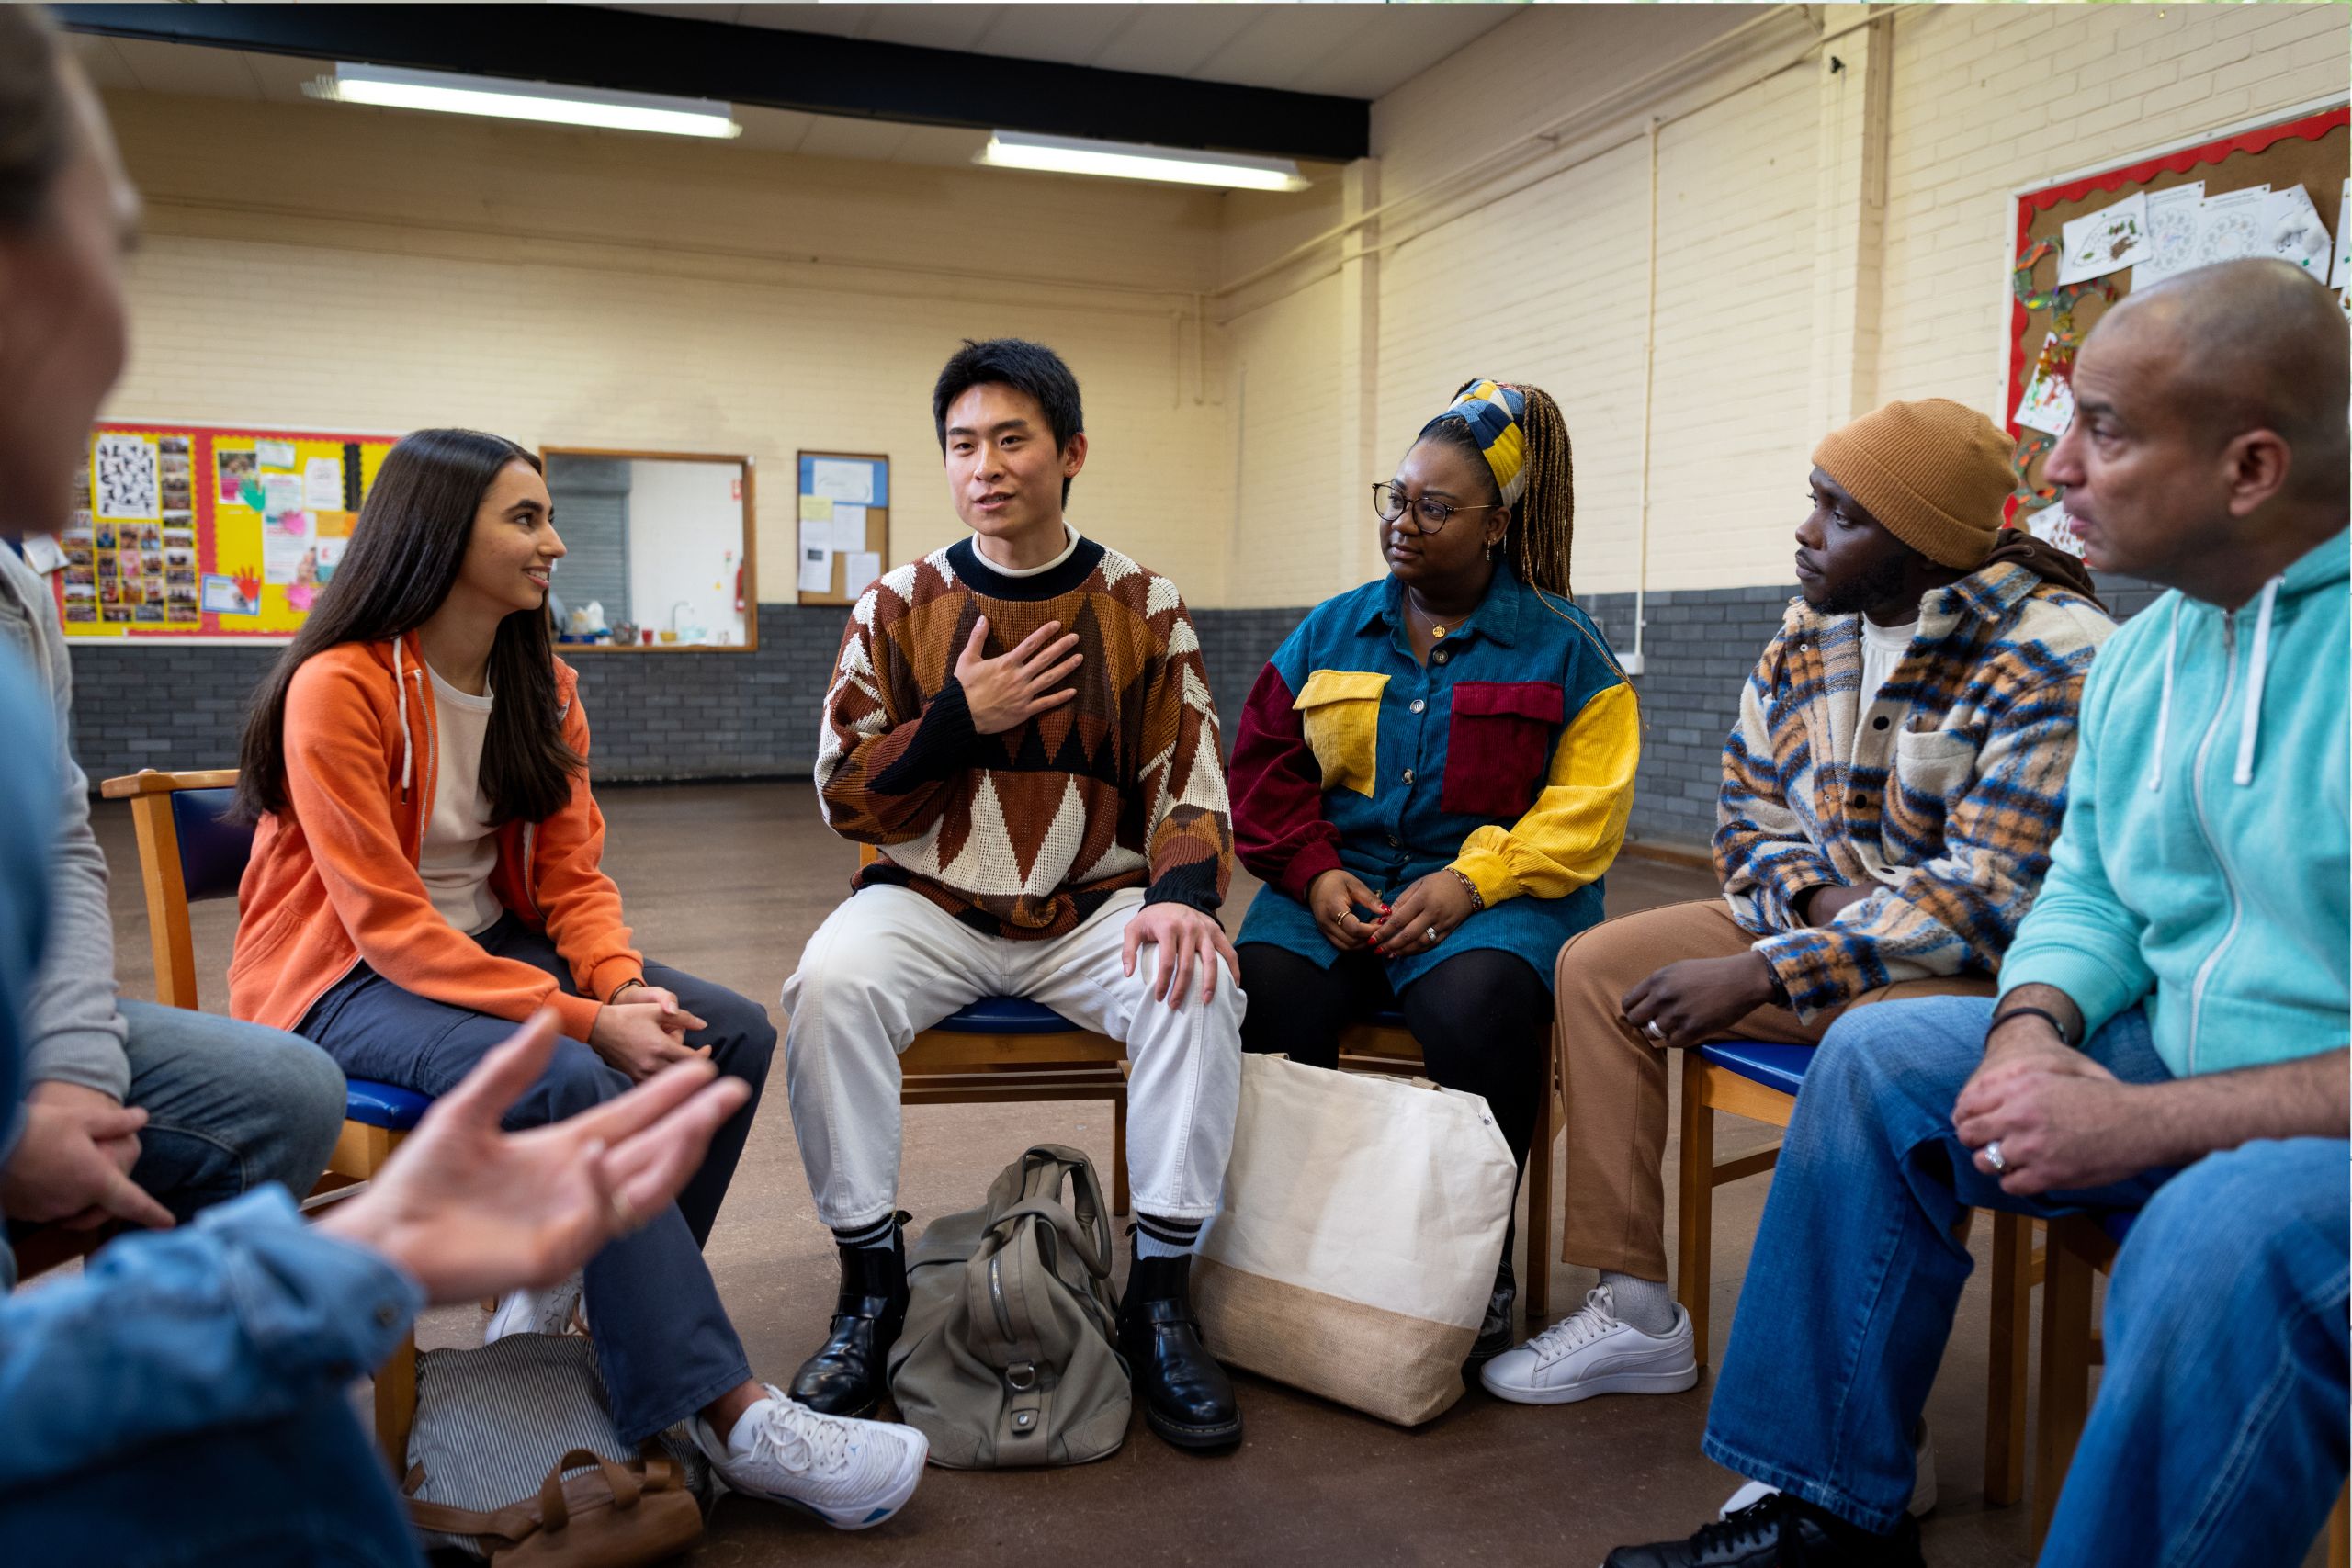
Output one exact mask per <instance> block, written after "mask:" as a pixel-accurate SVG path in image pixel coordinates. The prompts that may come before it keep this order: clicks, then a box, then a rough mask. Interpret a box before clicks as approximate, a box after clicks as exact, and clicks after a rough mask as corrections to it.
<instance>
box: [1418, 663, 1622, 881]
mask: <svg viewBox="0 0 2352 1568" xmlns="http://www.w3.org/2000/svg"><path fill="white" fill-rule="evenodd" d="M1641 752H1642V724H1641V710H1640V708H1639V706H1638V705H1636V704H1635V702H1634V688H1633V687H1631V686H1629V685H1627V684H1626V683H1625V682H1623V681H1620V682H1618V683H1617V684H1615V685H1613V686H1610V687H1607V688H1605V689H1603V690H1602V691H1600V692H1599V693H1598V694H1595V695H1594V696H1593V698H1592V700H1591V701H1589V702H1588V703H1586V704H1585V705H1584V707H1583V709H1582V710H1581V711H1580V712H1578V713H1577V716H1576V718H1575V720H1574V721H1573V722H1571V723H1570V724H1569V726H1568V728H1567V729H1566V731H1565V732H1563V733H1562V735H1561V736H1560V743H1559V745H1558V746H1557V747H1555V748H1554V750H1553V752H1552V765H1551V767H1550V768H1549V769H1548V770H1547V771H1546V772H1545V773H1544V789H1543V793H1541V794H1540V795H1537V796H1536V797H1535V804H1534V805H1532V806H1531V807H1528V808H1527V812H1526V814H1525V815H1524V816H1522V817H1521V818H1520V819H1519V820H1518V821H1516V822H1514V823H1512V824H1511V825H1510V827H1509V828H1495V827H1487V828H1480V829H1477V830H1476V832H1473V833H1472V834H1471V835H1470V836H1469V837H1468V838H1466V839H1464V840H1462V852H1461V853H1460V854H1459V855H1457V856H1455V857H1454V861H1453V867H1452V869H1453V870H1455V871H1458V872H1460V873H1462V874H1463V875H1464V876H1466V877H1468V878H1469V879H1470V880H1471V882H1472V883H1473V884H1474V885H1475V886H1476V887H1477V889H1478V896H1479V897H1482V898H1484V899H1485V900H1486V901H1487V908H1493V907H1494V906H1495V905H1497V904H1499V903H1501V902H1502V901H1503V900H1504V899H1506V898H1516V897H1519V896H1520V895H1521V894H1525V895H1527V896H1528V897H1534V898H1563V897H1566V896H1567V895H1569V894H1571V893H1573V892H1575V891H1576V890H1577V888H1579V887H1582V886H1584V885H1585V884H1586V883H1588V882H1592V881H1595V880H1597V879H1598V878H1599V877H1600V874H1601V873H1603V872H1605V871H1607V870H1608V869H1609V863H1610V862H1611V861H1613V860H1615V859H1616V858H1617V848H1618V846H1619V845H1620V844H1622V843H1623V842H1624V841H1625V818H1627V816H1628V815H1630V814H1631V813H1632V811H1633V808H1634V764H1635V763H1636V762H1637V761H1640V758H1641Z"/></svg>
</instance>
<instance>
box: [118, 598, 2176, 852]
mask: <svg viewBox="0 0 2352 1568" xmlns="http://www.w3.org/2000/svg"><path fill="white" fill-rule="evenodd" d="M1794 592H1795V589H1794V588H1793V587H1786V586H1764V587H1747V588H1728V589H1691V590H1679V591H1675V592H1663V593H1655V594H1652V595H1651V596H1650V598H1649V602H1648V604H1647V606H1646V609H1645V614H1646V615H1647V616H1648V620H1649V628H1648V634H1647V636H1646V637H1645V642H1644V647H1643V655H1644V658H1645V660H1646V665H1647V668H1646V670H1645V672H1644V674H1643V676H1642V678H1641V679H1640V680H1639V681H1638V682H1635V684H1636V686H1637V688H1638V690H1639V692H1640V694H1641V698H1642V719H1643V726H1644V733H1643V739H1642V761H1641V769H1640V772H1639V773H1638V774H1637V775H1636V782H1635V786H1634V788H1635V794H1634V816H1633V830H1634V834H1635V836H1637V837H1640V838H1647V839H1657V840H1668V841H1671V842H1678V843H1700V842H1703V841H1705V840H1707V839H1708V838H1709V837H1710V836H1712V835H1713V832H1714V828H1715V808H1714V801H1715V789H1716V785H1717V784H1718V783H1719V782H1720V780H1721V777H1722V761H1723V743H1724V736H1726V735H1728V734H1729V733H1730V732H1731V727H1732V722H1733V720H1734V719H1735V718H1736V716H1737V714H1738V710H1739V691H1740V683H1741V682H1744V681H1745V680H1746V679H1747V674H1748V672H1749V671H1751V670H1753V669H1754V668H1755V667H1756V657H1757V655H1758V652H1760V651H1761V650H1762V649H1763V647H1764V644H1765V643H1766V642H1767V641H1769V640H1770V637H1771V636H1772V634H1773V632H1774V631H1775V630H1777V629H1778V628H1779V626H1780V624H1781V609H1782V607H1783V606H1784V605H1786V604H1787V603H1788V601H1789V598H1790V596H1791V595H1792V593H1794ZM2157 592H2159V590H2157V589H2156V588H2154V586H2153V585H2151V584H2148V583H2143V582H2139V581H2134V580H2131V579H2120V578H2110V579H2108V580H2105V581H2102V582H2101V583H2100V594H2101V596H2102V597H2103V598H2105V599H2106V601H2107V603H2108V604H2109V608H2110V609H2112V610H2113V611H2114V612H2115V614H2116V615H2117V617H2118V618H2119V619H2120V618H2124V617H2128V616H2130V615H2136V614H2137V613H2138V612H2139V611H2141V610H2143V609H2144V608H2146V606H2147V605H2148V604H2149V602H2150V601H2152V600H2153V599H2154V597H2155V596H2156V594H2157ZM1578 603H1579V604H1582V605H1583V606H1584V609H1585V612H1586V613H1587V614H1588V615H1591V616H1592V618H1593V619H1594V621H1595V622H1597V623H1598V624H1599V625H1600V629H1601V632H1602V634H1603V635H1604V636H1606V637H1608V638H1609V643H1610V646H1611V648H1614V649H1617V650H1618V651H1619V652H1620V653H1625V652H1630V651H1631V650H1632V649H1633V646H1634V596H1633V595H1632V594H1631V593H1593V594H1586V595H1584V596H1582V597H1581V598H1580V599H1579V600H1578ZM1305 615H1306V609H1305V608H1303V607H1299V606H1285V607H1280V608H1266V609H1250V610H1196V611H1194V612H1193V617H1194V620H1195V622H1196V624H1197V625H1198V626H1199V628H1200V633H1201V650H1202V654H1203V657H1204V661H1205V662H1206V663H1207V665H1208V671H1209V687H1210V691H1211V693H1212V694H1214V695H1215V697H1216V705H1217V714H1218V716H1219V717H1220V719H1222V721H1223V723H1224V734H1225V739H1226V743H1227V750H1228V751H1229V750H1231V745H1232V739H1233V726H1234V724H1235V723H1236V722H1237V720H1238V717H1239V716H1240V713H1241V705H1242V703H1243V701H1244V700H1245V699H1246V698H1247V697H1248V695H1249V693H1250V685H1251V684H1252V683H1253V682H1255V681H1256V680H1257V679H1258V673H1259V671H1261V670H1262V669H1263V668H1264V667H1265V663H1266V660H1268V659H1270V658H1272V655H1273V651H1274V649H1276V648H1278V647H1279V646H1281V644H1282V640H1283V637H1288V636H1289V635H1290V632H1291V628H1292V627H1294V626H1296V625H1297V624H1298V623H1299V621H1300V620H1301V619H1302V618H1303V617H1304V616H1305ZM846 617H847V612H846V611H844V610H840V609H826V608H817V607H810V608H808V609H803V608H801V607H799V606H797V605H792V604H763V605H762V606H760V646H759V649H758V650H757V651H756V652H752V653H662V654H650V655H623V654H609V655H598V654H589V655H585V656H582V657H581V658H579V659H577V660H574V661H573V662H574V663H575V664H576V666H577V667H578V669H579V670H580V690H581V700H582V702H583V703H585V704H586V705H587V708H588V716H589V719H590V721H591V722H592V724H593V725H594V731H595V751H594V761H595V774H596V777H597V778H598V779H600V780H603V781H605V782H619V781H624V780H650V779H691V778H704V779H708V778H778V777H805V776H807V775H808V773H809V769H810V768H811V767H812V766H813V764H814V762H815V761H816V754H817V726H818V723H819V717H820V712H821V709H822V705H823V702H824V695H825V688H826V685H827V683H828V681H829V679H830V677H831V672H832V663H833V657H834V654H835V652H836V650H837V649H839V648H840V646H841V636H842V626H843V625H844V624H845V621H846ZM276 654H277V649H245V648H217V647H196V648H185V649H174V650H173V651H172V652H171V653H169V654H163V653H159V652H158V651H157V650H155V649H108V648H97V647H92V646H89V645H80V646H76V647H75V648H74V650H73V657H74V688H75V691H74V709H75V714H76V717H77V720H78V722H77V724H76V727H75V732H74V750H75V752H76V754H77V755H78V757H79V759H80V761H81V763H82V767H83V769H84V771H85V772H86V773H88V774H89V775H90V778H91V781H92V782H93V784H95V783H96V782H97V781H98V780H101V779H105V778H108V777H111V776H112V775H114V774H117V773H135V772H137V771H138V770H139V769H140V768H141V766H149V767H153V766H169V767H181V768H207V767H232V766H234V765H235V763H236V756H237V737H238V734H239V732H240V730H241V729H242V728H243V721H244V710H245V703H246V699H247V698H248V696H249V695H250V694H251V693H252V691H253V688H254V684H255V683H256V682H258V681H259V680H260V679H261V677H262V675H263V674H264V673H265V672H266V671H267V669H268V668H269V665H270V662H271V660H273V659H274V658H275V657H276Z"/></svg>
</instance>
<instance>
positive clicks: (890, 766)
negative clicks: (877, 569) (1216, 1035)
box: [817, 538, 1233, 940]
mask: <svg viewBox="0 0 2352 1568" xmlns="http://www.w3.org/2000/svg"><path fill="white" fill-rule="evenodd" d="M982 615H986V616H987V617H988V621H989V631H988V640H987V642H986V643H985V644H984V645H983V647H982V649H981V652H982V655H983V657H986V658H990V659H994V658H997V657H999V656H1001V654H1003V653H1004V652H1005V651H1006V650H1007V649H1011V648H1013V647H1015V646H1016V645H1018V644H1019V643H1020V641H1021V640H1022V639H1023V637H1027V636H1028V635H1029V634H1030V633H1031V632H1033V631H1035V630H1036V629H1037V628H1038V627H1039V626H1043V625H1045V624H1046V622H1047V621H1059V622H1060V623H1061V625H1062V631H1063V632H1064V633H1068V632H1076V633H1077V634H1078V637H1079V644H1078V648H1077V649H1076V652H1077V654H1078V656H1079V658H1080V660H1081V662H1080V665H1079V667H1078V669H1077V670H1076V671H1074V672H1073V673H1072V674H1071V675H1070V676H1069V677H1068V678H1067V682H1066V683H1067V684H1069V685H1073V686H1075V687H1076V688H1077V691H1078V695H1077V696H1075V697H1073V698H1072V699H1071V700H1069V702H1066V703H1064V704H1062V705H1060V706H1058V707H1055V708H1049V709H1047V710H1046V712H1044V713H1041V714H1039V715H1037V716H1035V717H1034V718H1031V719H1027V720H1025V721H1023V723H1021V724H1017V725H1015V726H1014V727H1013V728H1011V729H1008V730H1004V731H1002V732H1001V733H999V734H995V735H981V734H979V733H978V732H977V731H976V730H974V729H973V728H972V717H971V713H970V710H969V709H968V708H967V707H966V705H965V701H964V688H963V683H962V682H959V681H958V680H957V679H956V675H955V667H956V659H957V657H958V656H959V655H960V654H961V653H962V651H963V649H964V645H965V643H966V642H967V641H968V640H969V639H970V637H971V635H972V624H973V622H974V621H976V620H978V618H979V617H980V616H982ZM1058 635H1061V634H1057V636H1058ZM817 790H818V798H819V800H820V802H821V803H822V805H823V807H824V813H825V820H826V822H827V824H828V825H829V826H831V828H832V829H833V831H835V832H836V833H839V834H841V835H842V837H843V838H845V839H849V840H854V841H855V842H858V843H862V844H874V845H877V846H880V847H881V848H882V849H883V851H884V854H883V857H882V858H881V859H879V860H876V861H875V862H874V863H871V864H868V865H866V866H865V867H863V868H861V869H860V871H859V872H858V875H857V878H856V882H855V884H854V885H855V886H859V887H865V886H873V885H876V884H893V885H896V886H903V887H908V888H910V889H912V890H913V891H915V892H917V893H921V894H922V895H923V896H924V897H927V898H929V899H930V900H931V901H932V902H933V903H934V904H937V905H938V906H939V907H940V908H943V909H945V910H946V911H947V912H948V913H949V914H951V915H954V916H956V918H957V919H961V920H963V921H964V922H965V923H966V924H967V925H970V926H973V927H976V928H977V929H978V930H980V931H986V932H988V933H989V934H990V935H993V936H1002V937H1012V938H1016V939H1030V940H1035V939H1041V938H1046V937H1055V936H1060V935H1062V934H1064V933H1066V932H1068V931H1072V930H1074V929H1076V928H1077V927H1078V926H1079V925H1080V923H1081V922H1083V921H1084V920H1085V919H1087V918H1088V917H1089V916H1091V914H1093V913H1094V911H1095V910H1096V909H1098V908H1101V907H1102V906H1103V903H1104V902H1105V901H1106V900H1107V899H1108V898H1109V897H1110V896H1111V895H1112V894H1113V893H1114V892H1117V891H1119V890H1121V889H1123V888H1129V887H1142V888H1144V889H1145V890H1146V891H1145V902H1146V903H1148V904H1157V903H1167V902H1174V903H1180V904H1188V905H1190V906H1192V907H1193V908H1196V909H1199V910H1201V911H1202V912H1203V913H1204V914H1208V915H1215V914H1216V910H1217V907H1218V906H1219V905H1220V904H1221V903H1222V902H1223V901H1224V898H1225V891H1226V886H1227V882H1228V881H1229V880H1230V879H1231V876H1232V870H1233V823H1232V818H1231V814H1230V811H1229V809H1228V807H1227V800H1226V787H1225V767H1224V763H1223V762H1222V761H1221V760H1220V759H1219V756H1218V746H1217V725H1216V705H1215V704H1214V703H1213V702H1212V701H1211V700H1210V697H1209V688H1208V680H1207V674H1206V671H1205V669H1204V666H1203V664H1202V662H1201V645H1200V638H1199V637H1198V636H1197V635H1195V633H1194V631H1193V622H1192V617H1191V615H1189V614H1187V613H1186V611H1185V608H1184V602H1183V600H1182V597H1181V596H1179V594H1178V593H1177V592H1176V585H1175V584H1174V583H1172V582H1170V581H1168V579H1166V578H1164V577H1161V576H1159V574H1158V573H1156V572H1152V571H1148V570H1145V569H1144V568H1142V567H1140V566H1137V565H1136V563H1135V562H1134V561H1132V560H1129V559H1128V558H1126V557H1125V556H1123V555H1121V554H1119V552H1117V551H1116V550H1112V549H1106V548H1104V547H1103V546H1102V545H1100V544H1097V543H1095V542H1094V541H1092V540H1091V539H1084V538H1081V539H1079V540H1078V542H1077V545H1076V547H1074V548H1073V549H1072V550H1071V551H1070V553H1069V557H1068V558H1066V559H1064V560H1063V561H1062V562H1061V563H1060V564H1058V565H1057V566H1055V567H1053V568H1051V569H1049V570H1046V571H1044V572H1042V573H1040V574H1038V575H1036V576H1035V577H1008V576H1005V575H1004V574H1002V573H1001V572H998V571H996V570H992V569H991V568H990V567H989V564H988V563H987V561H985V560H984V559H982V558H980V556H979V554H978V552H977V551H976V550H975V549H974V548H973V546H972V541H971V540H970V539H968V538H967V539H964V540H961V541H959V542H957V543H956V544H954V545H951V546H949V547H947V548H945V549H944V550H937V551H934V552H933V553H932V554H931V555H928V556H925V557H924V558H922V559H921V560H919V561H915V562H913V563H912V564H910V565H907V566H902V567H899V568H898V569H897V570H894V571H892V572H890V573H889V574H888V576H886V577H884V578H882V579H881V580H880V581H877V582H876V583H875V584H874V586H873V587H871V588H869V589H867V590H866V591H865V593H864V594H863V595H861V596H860V597H859V599H858V601H857V605H856V608H855V609H854V610H853V611H852V612H851V613H850V622H849V626H848V627H847V629H846V631H845V632H844V634H843V636H842V651H841V659H840V660H839V662H838V663H837V664H836V665H835V668H834V673H833V683H832V689H831V691H829V692H828V693H827V694H825V717H824V725H823V733H822V734H821V736H820V739H819V745H818V753H817Z"/></svg>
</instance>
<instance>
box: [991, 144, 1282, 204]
mask: <svg viewBox="0 0 2352 1568" xmlns="http://www.w3.org/2000/svg"><path fill="white" fill-rule="evenodd" d="M972 162H974V163H976V164H992V165H994V166H995V167H997V168H1000V169H1036V170H1041V171H1043V172H1045V173H1046V174H1053V175H1109V176H1111V177H1112V178H1114V179H1123V180H1159V181H1162V182H1164V183H1166V184H1170V185H1182V186H1227V187H1229V188H1232V189H1235V190H1305V189H1306V185H1307V182H1306V180H1304V179H1302V178H1300V177H1299V173H1298V165H1297V164H1294V163H1292V162H1291V161H1290V160H1289V159H1288V158H1256V157H1252V156H1250V154H1248V153H1246V152H1189V151H1182V150H1179V149H1176V148H1171V147H1150V146H1146V145H1145V144H1143V143H1142V142H1137V141H1087V140H1085V139H1083V138H1081V137H1076V136H1039V135H1035V134H1033V133H1031V132H1029V131H1025V130H1000V131H997V132H996V133H995V134H993V135H991V136H990V137H989V144H988V145H987V146H986V147H983V148H981V149H980V151H979V152H978V153H976V154H975V155H974V156H973V159H972Z"/></svg>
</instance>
